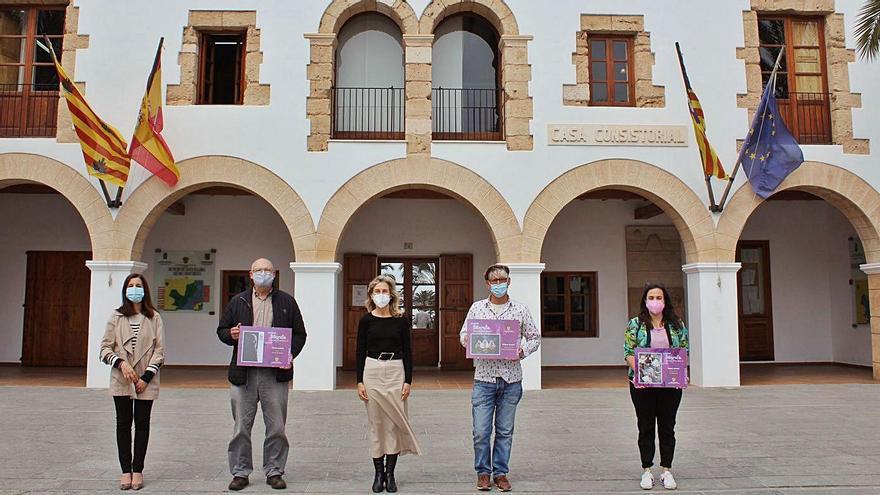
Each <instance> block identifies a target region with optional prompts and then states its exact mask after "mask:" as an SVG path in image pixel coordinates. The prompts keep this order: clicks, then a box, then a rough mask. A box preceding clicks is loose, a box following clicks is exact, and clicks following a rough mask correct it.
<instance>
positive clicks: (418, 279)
mask: <svg viewBox="0 0 880 495" xmlns="http://www.w3.org/2000/svg"><path fill="white" fill-rule="evenodd" d="M379 274H387V275H392V276H394V279H395V280H396V281H397V290H398V292H399V293H400V295H401V299H402V301H401V309H402V310H403V312H404V318H406V320H407V321H408V322H409V323H410V332H411V333H410V336H411V340H412V349H413V364H414V365H415V366H435V367H436V366H437V365H438V364H439V366H440V367H442V368H444V369H466V368H469V367H470V360H468V359H467V358H465V350H464V348H463V347H462V346H461V344H460V343H459V339H458V332H459V330H461V327H462V325H463V324H464V320H465V317H466V316H467V311H468V309H469V308H470V305H471V302H472V300H473V257H472V256H471V255H470V254H457V255H442V256H439V257H435V258H430V257H418V258H411V257H400V256H382V257H379V256H377V255H374V254H346V255H345V259H344V264H343V278H344V285H343V287H344V296H343V368H344V369H354V368H355V366H356V362H355V361H356V353H357V330H358V322H360V319H361V318H362V317H363V315H364V314H365V313H366V309H365V308H364V302H365V300H366V298H367V297H368V294H367V292H366V291H367V285H368V284H369V283H370V281H371V280H373V278H374V277H376V275H379Z"/></svg>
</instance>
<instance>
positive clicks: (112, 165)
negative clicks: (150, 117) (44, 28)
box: [49, 45, 131, 201]
mask: <svg viewBox="0 0 880 495" xmlns="http://www.w3.org/2000/svg"><path fill="white" fill-rule="evenodd" d="M49 46H50V47H51V45H49ZM50 54H51V55H52V61H53V62H54V63H55V70H56V71H58V79H59V80H60V81H61V90H62V93H64V99H65V100H67V109H68V110H70V117H71V119H72V120H73V128H74V130H75V131H76V136H77V138H79V145H80V148H82V152H83V158H84V159H85V162H86V170H88V172H89V175H91V176H93V177H97V178H98V179H100V180H102V181H106V182H109V183H111V184H116V185H117V186H119V187H125V182H126V181H127V180H128V170H129V166H130V163H131V162H130V160H129V156H128V152H127V151H126V149H127V148H128V143H126V142H125V139H123V138H122V135H121V134H119V131H117V130H116V129H115V128H113V126H111V125H110V124H107V123H106V122H104V121H103V120H101V119H100V117H98V115H97V114H96V113H95V111H94V110H92V107H91V106H89V104H88V102H86V99H85V97H84V96H83V94H82V93H81V92H80V91H79V89H78V88H77V87H76V85H75V84H74V83H73V81H71V80H70V77H68V76H67V73H66V72H64V69H63V68H62V67H61V64H60V63H58V59H57V58H56V57H55V52H54V51H51V52H50ZM108 201H109V200H108Z"/></svg>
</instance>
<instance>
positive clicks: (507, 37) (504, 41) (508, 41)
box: [501, 34, 535, 47]
mask: <svg viewBox="0 0 880 495" xmlns="http://www.w3.org/2000/svg"><path fill="white" fill-rule="evenodd" d="M533 39H535V37H534V36H532V35H530V34H502V35H501V46H502V47H503V46H504V45H510V46H526V43H528V42H529V41H532V40H533Z"/></svg>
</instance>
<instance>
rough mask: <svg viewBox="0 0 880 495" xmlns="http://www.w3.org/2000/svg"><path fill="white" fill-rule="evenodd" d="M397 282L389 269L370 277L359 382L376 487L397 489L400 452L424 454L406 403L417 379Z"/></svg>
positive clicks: (360, 345)
mask: <svg viewBox="0 0 880 495" xmlns="http://www.w3.org/2000/svg"><path fill="white" fill-rule="evenodd" d="M395 286H396V281H395V280H394V277H390V276H388V275H380V276H378V277H376V278H374V279H373V281H372V282H370V285H369V287H368V289H367V293H368V295H369V297H368V298H367V300H366V301H365V303H364V305H365V306H366V307H367V311H369V312H368V313H367V314H365V315H364V316H363V318H361V321H360V324H359V325H358V339H357V381H358V384H357V388H358V396H359V397H360V398H361V400H362V401H364V404H366V406H367V418H368V419H369V423H370V434H369V439H370V452H371V457H372V458H373V467H374V468H375V469H376V475H375V478H374V479H373V492H374V493H379V492H381V491H382V490H383V489H384V490H388V491H389V492H396V491H397V482H396V481H395V479H394V467H395V466H396V465H397V456H398V455H402V454H416V455H419V454H421V450H420V449H419V444H418V442H416V436H415V433H413V430H412V427H410V425H409V412H408V407H407V399H408V398H409V393H410V387H411V384H412V348H411V347H410V336H409V332H410V324H409V322H408V321H407V320H406V319H405V318H403V312H402V311H401V310H400V296H399V295H398V293H397V290H396V289H395Z"/></svg>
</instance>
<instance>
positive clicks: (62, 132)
mask: <svg viewBox="0 0 880 495" xmlns="http://www.w3.org/2000/svg"><path fill="white" fill-rule="evenodd" d="M33 4H34V2H33V1H12V2H10V1H8V0H7V1H4V2H3V5H10V6H12V5H33ZM44 4H45V5H52V4H61V5H64V4H66V5H67V7H66V8H65V10H64V39H63V41H62V46H61V66H62V67H64V71H65V72H67V74H68V75H69V76H70V78H71V79H73V80H74V84H76V87H77V88H79V90H80V91H81V92H82V93H83V95H85V94H86V83H84V82H80V81H76V73H75V69H76V51H77V50H85V49H87V48H88V47H89V36H88V35H85V34H78V33H77V30H78V28H79V7H74V6H73V2H68V1H59V2H51V1H49V2H44ZM55 123H56V124H55V125H56V128H55V140H56V142H58V143H78V142H79V138H78V137H77V135H76V131H75V130H74V129H73V119H72V118H71V117H70V111H69V110H68V109H67V101H66V100H65V99H64V95H63V94H61V95H59V102H58V116H57V117H56V121H55Z"/></svg>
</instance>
